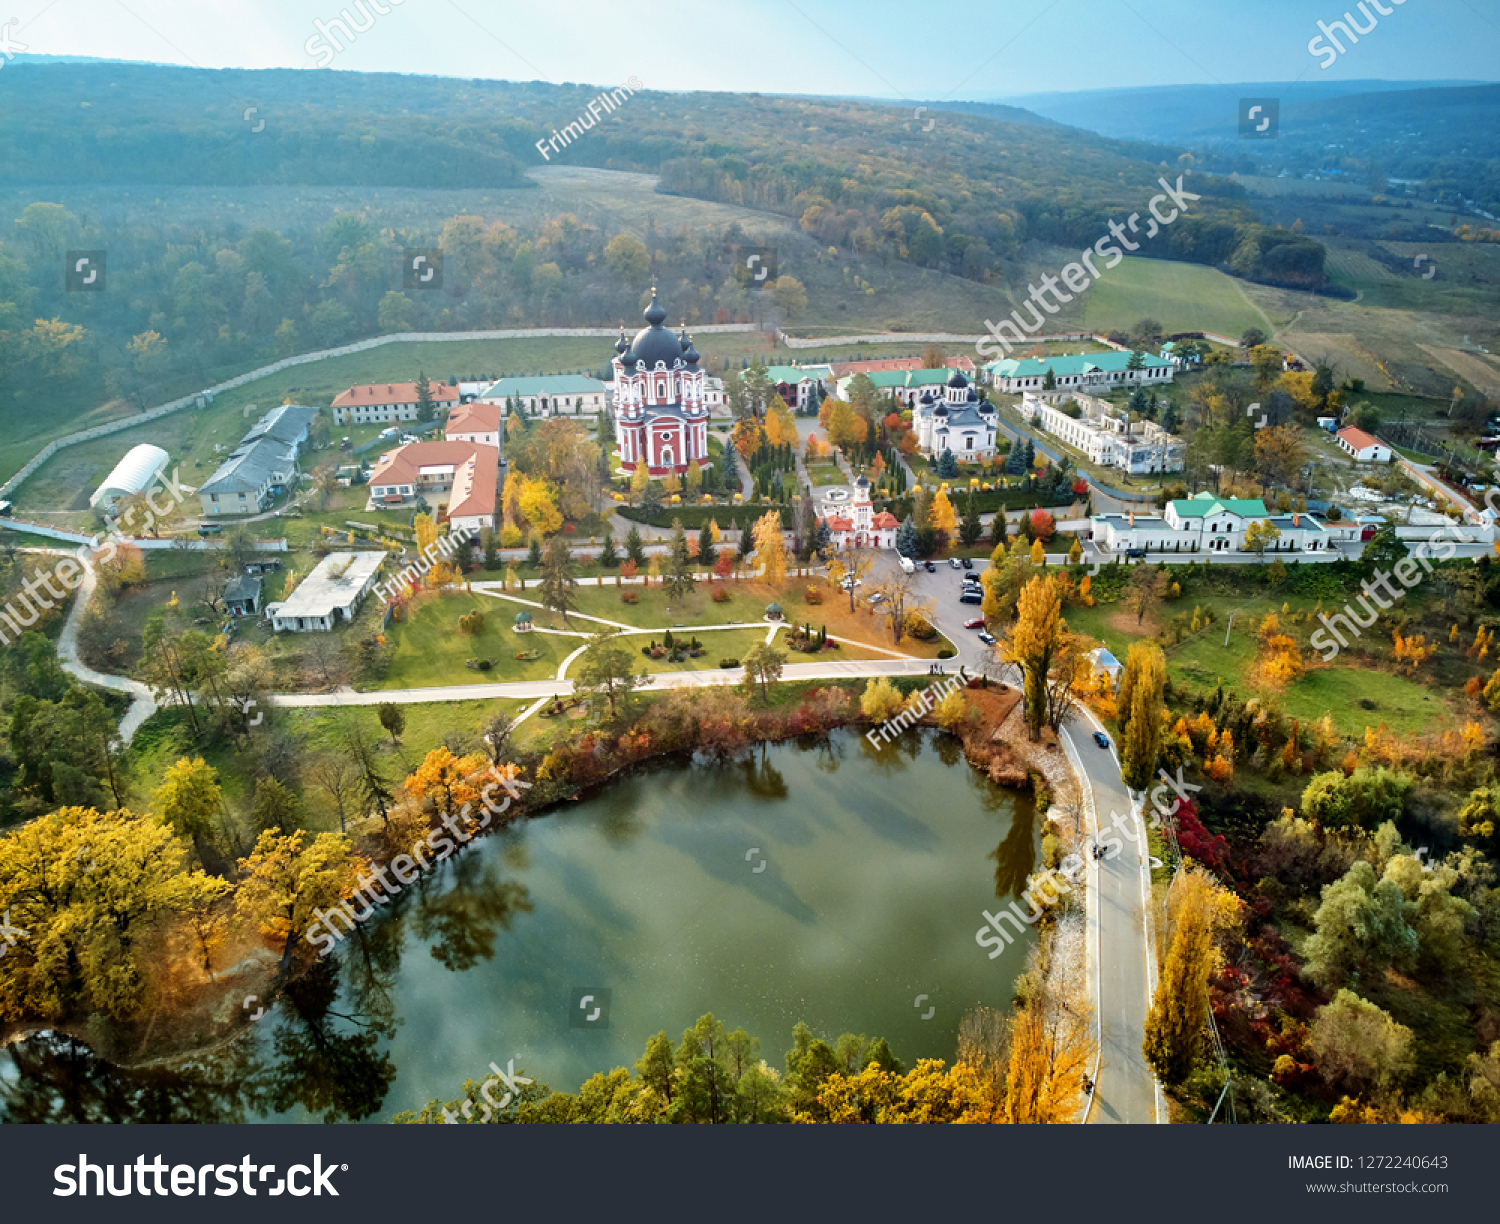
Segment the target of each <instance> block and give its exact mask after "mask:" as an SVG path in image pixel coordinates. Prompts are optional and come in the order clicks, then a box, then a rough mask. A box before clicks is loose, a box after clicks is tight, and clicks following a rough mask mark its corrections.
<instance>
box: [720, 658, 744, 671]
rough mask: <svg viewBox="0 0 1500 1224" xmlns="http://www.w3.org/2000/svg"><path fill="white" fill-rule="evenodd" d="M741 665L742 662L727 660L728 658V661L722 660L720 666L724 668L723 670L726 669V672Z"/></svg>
mask: <svg viewBox="0 0 1500 1224" xmlns="http://www.w3.org/2000/svg"><path fill="white" fill-rule="evenodd" d="M739 665H740V661H739V660H738V659H727V658H726V659H720V660H719V666H720V667H722V668H725V669H726V670H732V669H733V668H736V667H738V666H739Z"/></svg>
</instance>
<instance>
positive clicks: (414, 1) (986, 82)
mask: <svg viewBox="0 0 1500 1224" xmlns="http://www.w3.org/2000/svg"><path fill="white" fill-rule="evenodd" d="M376 2H378V3H379V5H380V7H383V8H386V9H387V10H388V12H387V13H386V14H385V15H383V16H382V15H378V10H377V9H376V7H375V4H374V3H372V0H0V27H4V26H5V23H6V22H7V21H9V22H11V23H12V24H11V25H10V28H9V30H8V31H7V30H4V29H0V36H3V37H6V38H8V39H9V41H10V44H11V46H12V47H13V48H15V49H17V50H19V49H20V48H21V47H24V48H25V50H27V51H30V52H32V53H36V54H51V55H80V56H98V57H103V58H108V59H127V60H147V61H152V62H157V63H169V64H182V65H193V66H198V67H204V68H272V67H279V68H313V67H319V66H323V62H324V61H327V67H328V68H329V69H330V70H332V71H358V72H405V73H423V74H434V75H442V76H457V77H484V78H492V79H502V80H522V81H531V80H543V81H550V82H553V83H558V84H561V83H564V82H577V83H588V84H597V85H613V84H618V83H620V82H622V81H625V80H627V79H628V78H629V77H632V76H634V77H636V78H638V79H639V80H640V81H641V82H642V84H643V85H644V87H645V88H647V89H680V90H714V89H719V90H734V91H759V92H764V93H803V94H838V95H847V94H854V95H859V96H864V97H871V98H890V99H903V98H924V99H939V100H946V99H949V98H954V99H969V98H975V97H986V98H993V97H998V96H1011V95H1018V94H1031V93H1042V92H1067V91H1072V90H1078V89H1105V88H1118V87H1128V86H1138V85H1164V84H1230V83H1235V82H1242V81H1267V82H1269V81H1296V80H1326V81H1337V80H1340V79H1372V78H1384V79H1387V80H1402V79H1407V80H1424V79H1430V80H1495V79H1497V77H1500V72H1497V70H1496V68H1495V64H1496V62H1497V55H1496V52H1497V51H1500V0H1385V7H1387V8H1389V9H1391V10H1392V11H1391V13H1390V15H1389V16H1379V17H1378V21H1379V24H1378V25H1377V26H1376V28H1375V29H1374V30H1372V31H1370V32H1369V33H1368V34H1366V35H1364V36H1363V37H1360V38H1359V41H1358V44H1357V45H1354V44H1351V45H1349V46H1348V47H1347V50H1346V53H1345V54H1343V55H1342V56H1339V57H1337V59H1336V60H1335V61H1334V62H1332V63H1329V64H1328V66H1327V67H1323V64H1324V63H1325V62H1326V57H1320V55H1317V54H1313V53H1310V52H1309V50H1308V43H1309V41H1310V40H1311V39H1313V38H1314V37H1316V36H1317V35H1318V34H1319V29H1318V22H1319V21H1320V20H1321V21H1324V22H1328V23H1331V22H1333V21H1335V20H1338V19H1339V18H1340V17H1341V16H1342V14H1343V11H1344V8H1345V7H1353V4H1354V0H1239V2H1238V3H1234V4H1228V3H1224V2H1223V0H985V2H975V0H702V2H701V3H696V4H694V3H685V2H684V0H658V2H657V3H654V4H653V3H650V2H649V0H646V2H642V0H627V2H622V0H547V2H546V3H521V4H517V3H512V2H509V0H499V2H497V0H399V2H398V0H376ZM1366 3H1367V5H1369V0H1366ZM360 5H363V6H364V13H368V14H377V15H375V16H374V20H373V25H371V26H370V28H369V29H368V30H367V31H366V32H364V33H355V34H354V35H353V37H352V39H349V40H343V39H340V40H339V41H341V42H343V43H344V46H343V49H342V50H341V51H338V52H337V53H335V51H334V50H333V48H332V47H329V49H328V50H326V51H325V50H323V49H322V46H323V43H322V36H321V35H320V34H319V31H318V28H317V23H319V22H321V23H323V25H324V26H325V27H326V26H328V25H329V23H331V22H332V21H333V20H334V19H337V18H339V17H340V14H341V13H342V12H344V11H348V12H349V13H350V15H351V16H352V17H353V18H354V19H355V24H356V25H367V24H369V19H368V18H367V17H366V16H365V15H363V14H362V13H361V10H360V8H359V6H360ZM1335 5H1337V6H1339V7H1337V8H1336V7H1335ZM1370 11H1372V12H1377V16H1378V11H1377V10H1374V9H1373V6H1370ZM1354 15H1355V17H1356V18H1357V19H1358V20H1359V23H1360V24H1361V25H1367V24H1368V21H1367V20H1366V19H1365V18H1364V17H1363V16H1362V15H1361V14H1359V13H1358V12H1357V11H1356V12H1355V14H1354ZM310 40H319V41H310ZM4 46H5V44H4V43H0V51H3V49H4ZM3 62H4V61H3V55H0V65H3Z"/></svg>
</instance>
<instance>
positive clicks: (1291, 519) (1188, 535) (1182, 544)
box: [1089, 493, 1334, 553]
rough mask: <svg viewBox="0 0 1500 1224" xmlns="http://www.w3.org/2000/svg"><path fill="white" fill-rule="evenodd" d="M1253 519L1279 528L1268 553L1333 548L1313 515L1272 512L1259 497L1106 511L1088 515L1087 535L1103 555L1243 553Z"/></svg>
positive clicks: (1196, 498) (1199, 496) (1200, 497)
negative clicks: (1158, 510)
mask: <svg viewBox="0 0 1500 1224" xmlns="http://www.w3.org/2000/svg"><path fill="white" fill-rule="evenodd" d="M1251 523H1271V524H1272V525H1273V526H1274V527H1276V529H1277V530H1278V531H1280V532H1281V535H1280V537H1279V538H1278V539H1277V540H1276V541H1275V542H1274V543H1272V544H1271V545H1270V546H1269V547H1268V548H1267V551H1268V552H1273V553H1275V552H1322V551H1325V550H1326V549H1329V548H1332V547H1334V542H1333V540H1332V539H1330V537H1329V533H1328V532H1327V531H1326V530H1325V529H1324V527H1323V524H1322V523H1321V522H1319V521H1318V519H1317V518H1316V517H1315V516H1314V515H1311V514H1308V513H1306V512H1298V511H1293V512H1292V513H1290V514H1275V513H1272V512H1271V511H1269V510H1267V509H1266V504H1265V502H1263V501H1261V500H1260V498H1258V497H1256V498H1232V497H1223V498H1220V497H1215V496H1214V495H1213V494H1212V493H1195V494H1194V495H1193V496H1192V497H1185V498H1178V499H1177V500H1175V501H1170V502H1168V503H1167V508H1166V512H1165V513H1164V514H1136V513H1132V512H1125V513H1109V514H1096V515H1094V516H1092V517H1091V518H1090V519H1089V526H1090V528H1091V530H1090V538H1091V539H1092V540H1093V541H1094V543H1095V544H1096V545H1098V547H1099V551H1100V552H1104V553H1147V552H1154V553H1161V552H1167V553H1221V552H1236V553H1237V552H1243V551H1244V545H1245V530H1246V528H1248V527H1249V526H1250V524H1251Z"/></svg>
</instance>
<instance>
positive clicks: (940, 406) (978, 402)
mask: <svg viewBox="0 0 1500 1224" xmlns="http://www.w3.org/2000/svg"><path fill="white" fill-rule="evenodd" d="M942 390H943V394H942V397H941V398H938V397H936V396H934V395H933V394H932V392H931V391H926V392H923V394H922V397H921V399H919V400H918V401H917V406H916V407H915V408H914V409H912V416H911V423H912V427H913V428H914V429H915V430H916V431H917V446H918V447H919V448H920V449H921V451H922V453H923V454H924V455H926V456H927V457H928V458H929V459H937V458H939V457H940V456H941V455H942V453H943V452H944V451H945V450H946V451H952V452H953V457H954V458H955V459H957V460H958V461H959V462H960V463H971V462H988V461H989V460H991V459H993V458H994V457H995V429H996V425H995V406H994V405H993V404H991V403H990V402H989V401H988V400H984V399H981V398H980V397H979V393H978V392H977V391H975V390H974V388H973V387H971V386H970V385H969V380H968V379H967V378H965V377H964V376H963V375H962V374H961V373H960V372H959V371H957V370H955V371H954V372H953V374H952V375H951V376H950V377H949V379H948V381H947V384H946V385H945V386H944V387H943V389H942Z"/></svg>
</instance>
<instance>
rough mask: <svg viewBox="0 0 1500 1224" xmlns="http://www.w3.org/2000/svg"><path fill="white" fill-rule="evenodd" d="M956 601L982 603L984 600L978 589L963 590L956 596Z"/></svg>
mask: <svg viewBox="0 0 1500 1224" xmlns="http://www.w3.org/2000/svg"><path fill="white" fill-rule="evenodd" d="M958 602H959V603H961V604H982V603H983V602H984V596H983V595H981V594H980V593H979V592H978V591H972V590H970V591H965V592H964V593H963V594H962V595H960V596H959V597H958Z"/></svg>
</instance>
